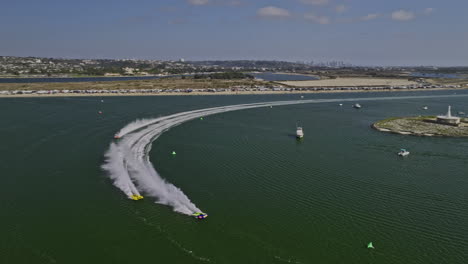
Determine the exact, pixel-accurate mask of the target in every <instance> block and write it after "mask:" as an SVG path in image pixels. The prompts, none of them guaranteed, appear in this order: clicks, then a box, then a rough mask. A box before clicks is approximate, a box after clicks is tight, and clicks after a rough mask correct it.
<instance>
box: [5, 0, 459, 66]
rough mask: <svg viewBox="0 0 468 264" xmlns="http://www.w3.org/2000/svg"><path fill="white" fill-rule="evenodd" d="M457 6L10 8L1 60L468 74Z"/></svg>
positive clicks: (325, 2)
mask: <svg viewBox="0 0 468 264" xmlns="http://www.w3.org/2000/svg"><path fill="white" fill-rule="evenodd" d="M467 8H468V3H466V2H464V1H461V0H454V1H449V2H445V3H441V2H439V1H435V0H428V1H412V2H411V3H408V2H405V1H401V0H397V1H392V2H391V3H389V2H388V1H383V0H379V1H370V0H364V1H359V3H358V2H357V1H355V0H341V1H338V0H273V1H271V0H269V1H267V0H261V1H255V3H252V2H249V1H241V0H177V1H158V2H154V1H146V0H141V1H138V2H133V3H128V2H125V1H112V2H110V1H101V2H100V3H93V2H91V1H88V0H85V1H81V2H79V3H78V2H70V1H60V2H59V1H42V2H41V3H37V2H33V1H19V2H18V1H17V2H10V3H5V4H4V7H3V8H2V9H3V10H4V14H2V16H1V17H0V23H1V25H3V26H0V34H1V35H2V43H1V44H0V55H1V56H37V57H63V58H90V59H100V58H103V59H104V58H108V59H125V58H127V59H149V60H151V59H155V60H177V59H179V58H184V59H186V60H282V61H306V62H307V61H311V60H313V61H343V62H345V63H351V64H354V65H372V66H380V65H381V66H406V65H408V66H419V65H428V66H429V65H433V66H452V65H453V66H466V65H468V54H467V53H466V52H465V47H466V46H468V30H467V29H466V25H468V18H466V16H464V10H467Z"/></svg>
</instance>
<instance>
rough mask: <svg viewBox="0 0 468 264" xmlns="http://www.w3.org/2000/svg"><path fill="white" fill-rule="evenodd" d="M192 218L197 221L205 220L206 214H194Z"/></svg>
mask: <svg viewBox="0 0 468 264" xmlns="http://www.w3.org/2000/svg"><path fill="white" fill-rule="evenodd" d="M192 216H194V217H195V218H197V219H205V218H207V217H208V215H207V214H205V213H202V212H199V213H194V214H192Z"/></svg>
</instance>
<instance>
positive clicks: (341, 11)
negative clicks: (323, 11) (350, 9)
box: [335, 5, 347, 14]
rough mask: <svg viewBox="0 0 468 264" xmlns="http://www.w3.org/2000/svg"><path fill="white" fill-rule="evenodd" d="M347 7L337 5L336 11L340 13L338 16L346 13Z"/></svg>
mask: <svg viewBox="0 0 468 264" xmlns="http://www.w3.org/2000/svg"><path fill="white" fill-rule="evenodd" d="M346 9H347V8H346V6H345V5H337V6H336V7H335V11H336V12H337V13H338V14H341V13H344V12H345V11H346Z"/></svg>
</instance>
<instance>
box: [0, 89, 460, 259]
mask: <svg viewBox="0 0 468 264" xmlns="http://www.w3.org/2000/svg"><path fill="white" fill-rule="evenodd" d="M453 93H454V92H453V91H451V92H447V91H446V92H417V93H416V92H415V93H410V92H405V93H352V94H305V95H304V97H305V99H313V98H356V97H361V98H362V97H375V96H379V97H381V96H388V97H393V96H402V95H403V96H407V95H434V96H435V97H434V98H426V99H416V98H415V99H405V100H388V101H387V100H385V101H372V100H369V101H367V100H360V101H356V102H355V103H360V104H361V105H362V106H363V108H362V109H361V110H356V109H353V108H352V107H351V106H352V104H353V103H354V102H343V104H344V105H343V106H341V107H340V106H339V105H338V103H319V104H302V105H289V106H277V107H276V106H275V107H273V108H269V107H264V108H258V109H250V110H241V111H235V112H227V113H221V114H217V115H213V116H207V117H205V118H204V120H199V119H197V120H192V121H189V122H186V123H184V124H182V125H180V126H177V127H175V128H172V129H171V130H169V131H168V132H166V133H164V134H163V135H162V136H161V137H160V138H158V139H157V140H156V141H155V142H154V143H153V146H152V150H151V153H150V155H151V161H152V163H153V164H154V166H155V167H156V169H157V170H158V172H159V173H160V174H161V175H162V177H164V178H165V179H167V181H168V182H170V183H173V184H174V185H175V186H177V187H179V188H181V189H182V191H183V192H184V193H185V194H186V195H187V196H188V197H189V198H190V199H191V201H192V202H193V203H195V204H196V205H197V206H198V207H199V208H201V209H202V210H204V211H205V212H207V213H208V214H209V217H208V218H207V219H206V220H204V221H198V220H196V219H193V218H191V217H189V216H186V215H182V214H179V213H176V212H173V211H172V209H171V208H170V207H168V206H164V205H160V204H156V203H154V202H155V201H154V199H153V198H150V197H146V199H145V200H143V201H138V202H134V201H131V200H129V199H128V198H127V197H126V196H125V194H123V193H122V192H121V191H120V190H119V189H117V188H116V187H115V186H114V185H113V184H112V182H111V181H110V179H109V178H108V176H107V175H106V173H105V172H104V171H103V170H102V169H101V165H102V164H103V163H104V153H105V152H106V150H107V149H108V147H109V144H110V143H111V142H112V140H113V139H112V137H113V135H114V133H115V132H117V131H118V130H119V129H121V128H122V127H124V126H125V125H126V124H128V123H129V122H131V121H133V120H135V119H138V118H152V117H158V116H164V115H169V114H173V113H178V112H182V111H189V110H194V109H202V108H207V107H214V106H223V105H233V104H240V103H253V102H268V101H279V100H297V99H298V97H299V95H255V96H200V97H197V96H178V97H170V96H160V97H159V96H154V97H105V98H100V97H74V98H4V99H0V120H1V126H0V135H1V142H0V177H1V186H2V193H3V194H2V199H1V200H0V216H1V217H0V234H1V236H0V263H134V262H136V263H150V262H151V263H466V260H467V259H468V206H467V202H468V196H467V191H468V175H467V172H468V162H467V159H468V154H467V151H466V149H467V147H468V142H467V141H466V139H462V138H424V137H411V136H400V135H392V134H385V133H380V132H378V131H375V130H373V129H371V128H370V125H371V124H372V123H373V122H375V121H377V120H380V119H383V118H387V117H391V116H413V115H426V114H441V113H444V112H446V109H447V105H452V109H453V110H454V112H455V113H456V112H458V111H463V112H468V103H467V99H468V97H462V96H460V97H451V98H444V97H437V96H438V95H443V94H453ZM456 93H458V94H467V92H459V91H457V92H456ZM101 99H103V100H104V102H101ZM424 105H427V106H429V110H427V111H424V110H422V106H424ZM99 111H102V112H103V114H99V113H98V112H99ZM297 121H299V122H300V124H301V125H302V126H303V128H304V132H305V138H304V140H303V141H300V142H298V141H296V139H295V138H294V133H295V125H296V122H297ZM400 148H407V149H408V150H409V151H410V152H411V155H410V156H408V157H406V158H400V157H398V156H397V155H396V153H397V152H398V150H399V149H400ZM172 151H176V152H177V155H176V156H172V155H170V153H171V152H172ZM371 241H372V242H373V245H374V247H375V249H374V250H368V249H367V248H366V245H367V243H368V242H371Z"/></svg>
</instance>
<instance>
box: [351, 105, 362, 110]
mask: <svg viewBox="0 0 468 264" xmlns="http://www.w3.org/2000/svg"><path fill="white" fill-rule="evenodd" d="M353 107H354V108H356V109H361V107H362V106H361V105H360V104H355V105H353Z"/></svg>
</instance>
